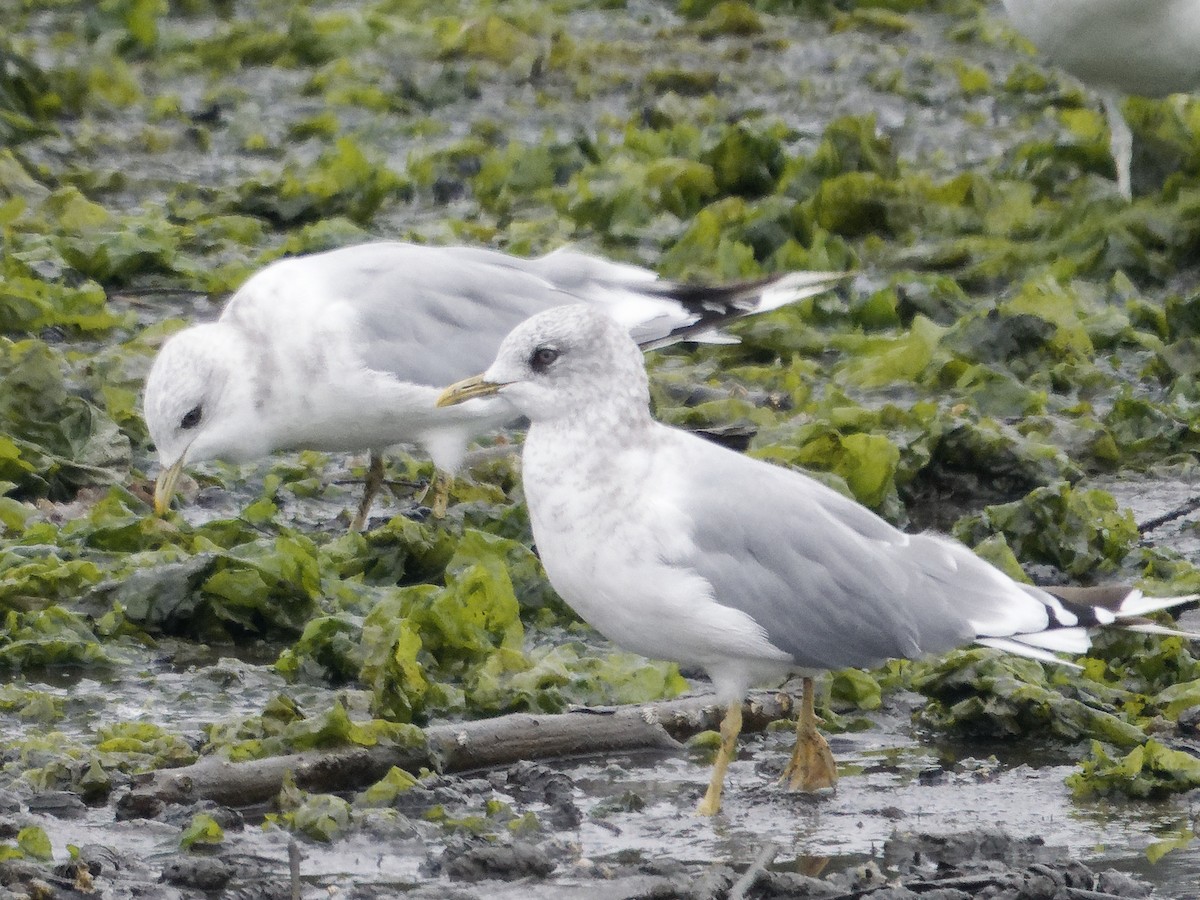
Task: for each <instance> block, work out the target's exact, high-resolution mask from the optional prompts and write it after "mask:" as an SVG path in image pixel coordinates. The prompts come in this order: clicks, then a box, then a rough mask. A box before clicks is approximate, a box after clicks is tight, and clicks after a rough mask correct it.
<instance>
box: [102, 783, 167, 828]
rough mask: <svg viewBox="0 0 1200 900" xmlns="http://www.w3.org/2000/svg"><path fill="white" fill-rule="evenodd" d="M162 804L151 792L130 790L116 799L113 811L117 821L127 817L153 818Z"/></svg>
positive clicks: (160, 810)
mask: <svg viewBox="0 0 1200 900" xmlns="http://www.w3.org/2000/svg"><path fill="white" fill-rule="evenodd" d="M163 808H164V804H163V802H162V801H161V800H159V799H158V798H157V797H155V796H152V795H151V794H143V793H139V792H137V791H130V792H129V793H128V794H125V795H123V796H122V797H121V798H120V799H119V800H118V801H117V808H116V811H115V813H114V815H115V817H116V819H117V821H118V822H124V821H127V820H129V819H154V818H157V817H158V816H159V815H160V814H161V813H162V811H163Z"/></svg>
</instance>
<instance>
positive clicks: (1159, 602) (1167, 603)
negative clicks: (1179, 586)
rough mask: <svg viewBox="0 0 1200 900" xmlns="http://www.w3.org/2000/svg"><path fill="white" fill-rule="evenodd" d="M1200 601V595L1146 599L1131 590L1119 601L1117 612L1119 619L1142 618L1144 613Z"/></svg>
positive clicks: (1140, 593) (1139, 593)
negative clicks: (1127, 617)
mask: <svg viewBox="0 0 1200 900" xmlns="http://www.w3.org/2000/svg"><path fill="white" fill-rule="evenodd" d="M1197 599H1200V594H1184V595H1183V596H1181V597H1147V596H1145V595H1144V594H1143V593H1142V592H1141V591H1139V590H1136V589H1135V590H1132V591H1130V592H1129V596H1128V597H1126V598H1125V599H1124V600H1122V601H1121V608H1120V609H1118V610H1117V615H1118V616H1119V617H1122V618H1123V617H1125V616H1144V615H1145V614H1146V613H1151V612H1157V611H1158V610H1160V609H1170V608H1171V607H1172V606H1180V605H1182V604H1184V603H1190V602H1191V601H1193V600H1197Z"/></svg>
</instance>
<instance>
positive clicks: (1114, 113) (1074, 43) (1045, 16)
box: [1004, 0, 1200, 199]
mask: <svg viewBox="0 0 1200 900" xmlns="http://www.w3.org/2000/svg"><path fill="white" fill-rule="evenodd" d="M1004 6H1005V9H1006V10H1007V11H1008V14H1009V17H1010V18H1011V19H1012V20H1013V24H1015V25H1016V26H1017V28H1018V29H1019V30H1020V31H1021V32H1022V33H1023V34H1024V35H1025V36H1026V37H1028V38H1029V40H1031V41H1032V42H1033V43H1034V44H1035V45H1036V46H1037V48H1038V49H1039V50H1040V51H1041V52H1042V53H1043V54H1044V55H1045V56H1046V58H1047V59H1049V60H1050V61H1051V62H1053V63H1054V64H1055V65H1058V66H1061V67H1062V68H1063V69H1065V70H1066V71H1067V72H1070V73H1071V74H1072V75H1074V76H1075V77H1077V78H1079V79H1080V80H1081V81H1083V82H1084V83H1085V84H1087V85H1089V86H1090V87H1092V88H1094V89H1095V90H1097V91H1099V93H1100V95H1101V98H1102V100H1103V101H1104V110H1105V115H1106V116H1107V118H1108V124H1109V128H1110V129H1111V132H1112V137H1111V148H1112V155H1113V160H1114V162H1115V164H1116V168H1117V184H1118V187H1119V189H1120V191H1121V194H1122V196H1124V197H1125V198H1126V199H1129V198H1131V197H1132V193H1133V192H1132V181H1131V178H1132V176H1131V173H1130V166H1131V164H1132V159H1133V135H1132V133H1131V132H1130V130H1129V125H1128V123H1127V122H1126V121H1125V117H1124V115H1123V114H1122V113H1121V108H1120V103H1119V97H1118V95H1120V94H1136V95H1138V96H1143V97H1165V96H1167V95H1168V94H1176V93H1184V92H1190V91H1194V90H1195V89H1196V88H1198V87H1200V0H1004Z"/></svg>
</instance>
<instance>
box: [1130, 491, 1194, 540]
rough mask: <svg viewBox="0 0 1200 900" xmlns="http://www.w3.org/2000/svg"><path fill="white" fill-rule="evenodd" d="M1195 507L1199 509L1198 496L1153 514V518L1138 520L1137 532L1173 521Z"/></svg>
mask: <svg viewBox="0 0 1200 900" xmlns="http://www.w3.org/2000/svg"><path fill="white" fill-rule="evenodd" d="M1197 509H1200V497H1190V498H1188V499H1187V500H1185V501H1184V502H1183V503H1181V504H1179V506H1177V507H1175V508H1174V509H1173V510H1171V511H1170V512H1165V513H1163V514H1162V515H1161V516H1155V517H1154V518H1153V519H1147V520H1146V521H1145V522H1138V525H1137V530H1138V534H1145V533H1146V532H1147V531H1153V530H1154V529H1156V528H1161V527H1162V526H1163V525H1166V524H1167V523H1168V522H1173V521H1175V520H1176V519H1178V518H1180V517H1181V516H1186V515H1187V514H1188V513H1190V512H1195V511H1196V510H1197Z"/></svg>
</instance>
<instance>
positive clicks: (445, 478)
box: [417, 469, 454, 519]
mask: <svg viewBox="0 0 1200 900" xmlns="http://www.w3.org/2000/svg"><path fill="white" fill-rule="evenodd" d="M453 484H454V476H453V475H447V474H446V473H445V472H443V471H441V470H440V469H434V471H433V478H431V479H430V481H429V486H428V487H427V488H425V493H423V494H422V495H421V498H420V500H418V501H417V502H419V503H424V504H426V505H427V506H428V507H429V511H430V512H431V513H432V514H433V517H434V518H435V519H444V518H446V510H447V509H449V508H450V488H451V487H452V486H453Z"/></svg>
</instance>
